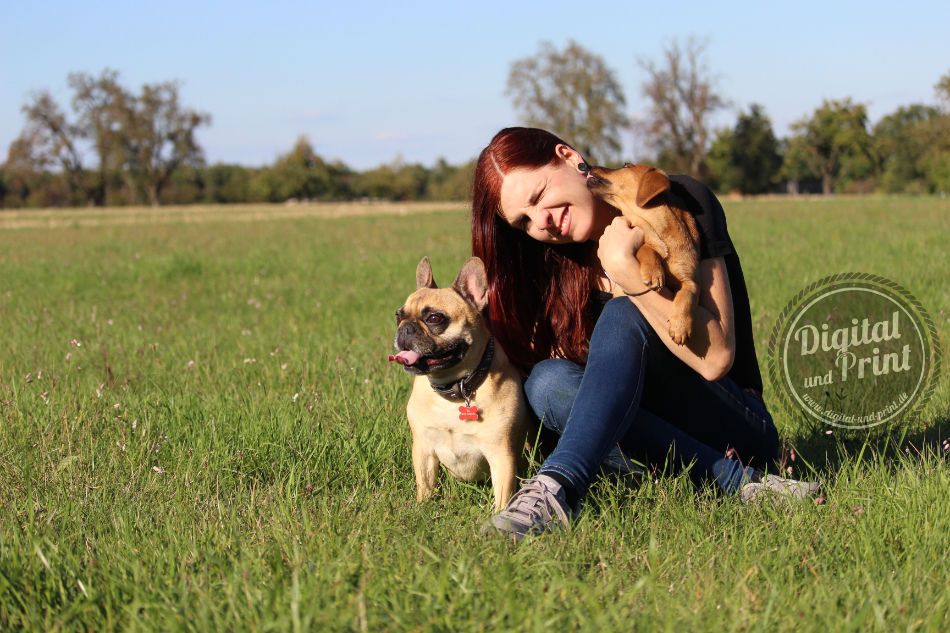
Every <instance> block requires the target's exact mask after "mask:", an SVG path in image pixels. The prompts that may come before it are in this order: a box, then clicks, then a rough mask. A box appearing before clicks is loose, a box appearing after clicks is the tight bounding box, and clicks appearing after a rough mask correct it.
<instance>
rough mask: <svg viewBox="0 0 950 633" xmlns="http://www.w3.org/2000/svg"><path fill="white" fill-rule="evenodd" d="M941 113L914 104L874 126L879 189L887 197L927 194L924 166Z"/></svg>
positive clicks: (925, 165)
mask: <svg viewBox="0 0 950 633" xmlns="http://www.w3.org/2000/svg"><path fill="white" fill-rule="evenodd" d="M941 116H942V115H941V113H940V110H938V109H937V108H935V107H933V106H928V105H923V104H913V105H909V106H904V107H901V108H898V109H897V111H896V112H894V113H892V114H889V115H887V116H885V117H884V118H882V119H881V120H880V121H878V123H877V124H876V125H875V126H874V131H873V134H872V136H873V140H874V154H875V157H876V158H877V160H878V171H879V183H878V185H879V187H880V188H881V189H882V190H884V191H887V192H889V193H899V192H911V193H920V192H923V191H926V190H927V188H928V186H927V165H928V159H929V154H930V152H931V148H932V146H933V138H931V132H932V130H933V128H934V127H935V124H936V122H937V121H936V120H937V119H938V118H939V117H941Z"/></svg>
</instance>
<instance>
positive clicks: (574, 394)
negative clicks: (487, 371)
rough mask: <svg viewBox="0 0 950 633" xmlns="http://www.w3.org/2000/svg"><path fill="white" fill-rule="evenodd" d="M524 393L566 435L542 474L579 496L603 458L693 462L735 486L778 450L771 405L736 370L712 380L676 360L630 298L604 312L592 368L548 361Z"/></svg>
mask: <svg viewBox="0 0 950 633" xmlns="http://www.w3.org/2000/svg"><path fill="white" fill-rule="evenodd" d="M525 394H526V395H527V398H528V402H529V403H530V405H531V408H532V409H533V410H534V412H535V414H536V415H537V416H538V418H540V419H541V422H542V424H543V425H544V427H545V428H547V429H550V430H552V431H554V432H556V433H557V434H558V435H560V438H559V439H558V440H557V446H556V447H555V448H554V450H553V451H552V452H551V453H550V455H548V457H547V459H545V461H544V463H543V464H542V465H541V469H540V472H541V473H551V472H555V473H557V474H559V475H561V476H562V477H563V478H566V479H567V480H568V481H570V482H571V484H572V485H573V487H574V489H575V490H576V491H577V493H578V496H579V497H580V496H583V495H584V494H585V493H586V492H587V488H588V486H589V485H590V482H591V480H592V479H593V477H594V476H595V475H596V473H597V471H598V470H599V469H600V467H601V466H606V467H608V468H610V469H613V470H617V471H620V472H629V471H630V469H631V466H632V465H633V464H632V463H631V460H630V458H633V459H636V460H638V461H640V462H642V463H644V464H650V465H664V466H668V467H671V470H672V471H674V472H676V471H678V470H682V469H684V468H686V467H688V466H689V465H690V464H692V465H693V467H692V468H691V469H690V476H691V477H692V478H693V480H694V481H695V482H697V483H702V482H705V481H713V482H715V483H716V484H717V485H718V486H719V487H720V488H721V489H722V490H723V491H724V492H726V493H733V492H736V491H737V490H738V489H739V487H740V485H741V484H742V483H743V480H744V479H747V478H748V477H749V476H751V474H752V473H751V470H750V469H751V467H753V466H755V467H757V468H762V467H764V466H766V465H767V464H768V463H770V462H771V461H773V460H774V459H776V458H777V457H778V452H779V439H778V432H777V431H776V429H775V424H774V423H773V422H772V416H771V415H769V412H768V410H767V409H766V408H765V405H764V403H763V402H762V401H761V400H760V399H759V398H758V397H757V396H755V395H753V394H752V393H750V392H747V391H745V390H744V389H742V388H740V387H739V386H738V385H736V383H735V382H733V381H732V379H730V378H729V377H728V376H727V377H724V378H722V379H721V380H718V381H716V382H710V381H708V380H706V379H705V378H703V377H702V376H700V375H699V374H698V373H697V372H696V371H694V370H693V369H691V368H690V367H689V366H687V365H686V364H685V363H683V362H682V361H681V360H679V359H678V358H676V357H675V356H674V355H673V354H672V352H670V351H669V349H667V347H666V345H664V344H663V342H662V341H661V340H660V338H659V336H658V335H657V334H656V332H654V331H653V328H652V327H651V326H650V324H649V323H648V322H647V320H646V318H645V317H644V316H643V315H642V314H641V313H640V310H639V309H638V308H637V307H636V305H634V304H633V302H631V301H630V300H629V299H626V298H623V297H621V298H616V299H612V300H611V301H609V302H608V303H607V305H606V306H605V307H604V310H603V312H602V313H601V316H600V318H599V319H598V320H597V323H596V325H595V326H594V331H593V334H592V336H591V341H590V352H589V354H588V359H587V364H586V366H585V365H578V364H576V363H573V362H571V361H568V360H564V359H549V360H544V361H541V362H540V363H538V364H537V365H535V366H534V368H533V369H532V370H531V373H530V375H529V376H528V379H527V381H526V382H525ZM730 449H732V450H731V451H730ZM727 452H729V453H732V454H733V455H734V456H735V457H737V458H738V459H730V458H728V457H726V453H727Z"/></svg>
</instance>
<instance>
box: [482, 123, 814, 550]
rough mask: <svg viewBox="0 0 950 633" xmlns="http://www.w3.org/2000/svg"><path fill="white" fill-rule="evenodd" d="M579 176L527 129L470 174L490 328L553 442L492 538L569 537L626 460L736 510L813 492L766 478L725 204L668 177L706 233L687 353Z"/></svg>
mask: <svg viewBox="0 0 950 633" xmlns="http://www.w3.org/2000/svg"><path fill="white" fill-rule="evenodd" d="M586 171H587V165H586V164H585V163H584V158H583V157H582V156H581V155H580V154H579V153H578V152H577V151H575V150H574V149H573V148H572V147H571V146H570V145H568V144H567V143H565V142H564V141H562V140H561V139H559V138H557V137H556V136H554V135H553V134H551V133H550V132H547V131H545V130H540V129H535V128H506V129H504V130H502V131H500V132H499V133H498V134H497V135H495V137H494V138H493V139H492V141H491V143H490V144H489V145H488V147H486V148H485V149H484V150H483V151H482V152H481V154H480V156H479V158H478V162H477V164H476V168H475V181H474V187H473V202H472V250H473V254H474V255H476V256H477V257H480V258H481V259H482V260H483V261H484V262H485V267H486V270H487V273H488V280H489V286H490V287H489V306H488V317H489V320H490V323H491V328H492V331H493V332H494V334H495V336H496V338H497V339H498V341H499V342H500V343H501V345H502V346H503V347H504V349H505V351H506V352H507V354H508V356H509V358H511V360H512V362H514V363H515V364H516V365H518V366H519V367H520V368H521V369H522V370H523V371H525V372H528V378H527V381H526V382H525V393H526V395H527V398H528V402H529V403H530V405H531V408H532V409H533V410H534V412H535V413H536V414H537V416H538V417H539V418H540V419H541V421H542V424H543V425H544V426H545V427H546V428H547V429H550V430H553V431H554V432H556V433H557V434H559V435H560V438H559V439H558V441H557V446H556V447H555V448H554V450H553V451H552V452H551V453H550V455H548V457H547V458H546V459H545V461H544V463H543V464H542V465H541V468H540V470H539V473H538V475H537V476H536V477H533V478H531V479H528V480H525V481H524V482H523V485H522V488H521V489H520V490H519V491H518V492H517V493H516V494H515V495H514V496H513V497H512V499H511V501H510V502H509V503H508V505H507V507H506V508H505V509H504V510H503V511H502V512H501V513H499V514H497V515H495V516H493V517H492V519H491V521H490V527H489V530H491V529H494V530H495V531H497V532H499V533H502V534H505V535H508V536H511V537H512V538H514V539H515V540H518V539H520V538H521V537H523V536H524V535H526V534H537V533H540V532H543V531H544V530H546V529H548V528H551V527H554V526H558V525H561V526H565V527H567V526H569V525H570V523H571V520H572V519H573V518H574V517H575V516H576V514H577V512H578V510H579V504H580V501H581V499H582V498H583V497H584V495H585V494H586V492H587V488H588V486H589V484H590V482H591V480H592V479H593V477H594V476H595V475H596V473H597V471H598V469H599V468H600V467H601V466H602V465H606V466H608V467H610V468H613V469H616V470H620V471H629V470H630V466H631V464H630V461H629V459H628V457H633V458H636V459H638V460H641V461H644V462H645V463H649V464H669V465H670V466H673V467H674V468H684V467H686V466H688V465H689V464H691V463H692V464H693V468H692V469H691V471H690V474H691V476H692V477H693V478H694V480H695V481H697V483H700V482H704V481H713V482H715V484H716V485H718V486H719V488H721V489H722V490H723V491H724V492H725V493H729V494H731V493H736V492H739V493H740V494H741V495H742V498H743V499H751V498H754V497H756V496H758V495H760V494H762V493H770V494H776V495H779V496H789V497H799V498H801V497H805V496H808V495H811V494H815V493H817V490H818V486H817V484H809V483H803V482H796V481H794V480H789V479H780V478H778V477H775V476H773V475H763V474H762V472H761V471H760V470H759V469H760V468H763V467H765V466H766V465H768V464H769V463H770V462H772V461H773V460H774V459H776V458H777V457H778V453H779V441H778V434H777V432H776V430H775V425H774V424H773V422H772V417H771V416H770V415H769V412H768V410H767V409H766V407H765V405H764V403H763V401H762V396H761V393H762V379H761V376H760V374H759V368H758V363H757V361H756V357H755V348H754V346H753V339H752V321H751V317H750V313H749V301H748V295H747V293H746V288H745V282H744V279H743V277H742V269H741V267H740V266H739V258H738V256H737V255H736V253H735V249H734V248H733V245H732V241H731V239H730V238H729V234H728V232H727V230H726V220H725V215H724V214H723V211H722V207H721V206H720V204H719V202H718V200H716V198H715V196H714V195H713V194H712V192H710V191H709V189H708V188H706V187H705V186H704V185H702V184H701V183H699V182H697V181H695V180H693V179H692V178H689V177H686V176H671V177H670V180H671V181H672V189H671V195H674V196H676V198H677V199H678V201H679V202H680V203H681V204H682V205H683V206H684V207H685V208H687V209H688V210H689V211H690V212H691V213H693V214H694V216H695V217H696V220H697V225H698V226H699V229H700V234H701V244H700V260H701V261H700V270H699V276H700V280H699V282H700V283H699V285H700V298H699V305H698V307H697V308H696V310H695V311H694V326H693V331H692V334H691V336H690V339H689V341H688V343H687V344H686V345H683V346H680V345H676V344H675V343H673V342H672V341H671V340H670V337H669V334H668V333H667V326H666V320H667V317H668V315H669V313H670V309H671V305H672V301H671V296H672V295H671V294H670V292H669V291H668V290H665V289H664V290H661V291H660V292H651V291H650V290H649V289H648V288H646V287H645V286H644V285H643V283H642V281H641V279H640V274H639V267H638V264H637V260H636V257H635V253H636V250H637V249H638V248H639V246H640V245H641V244H642V243H643V234H642V232H641V231H640V230H639V229H637V228H631V227H630V226H629V224H628V223H627V221H626V220H625V219H624V218H623V217H622V216H621V215H620V212H619V211H618V210H617V209H615V208H614V207H612V206H610V205H609V204H607V203H605V202H603V201H602V200H600V199H598V198H595V197H594V196H593V195H592V194H591V193H590V191H589V190H588V189H587V185H586V180H587V177H586ZM611 297H614V298H611ZM729 457H735V459H730V458H729Z"/></svg>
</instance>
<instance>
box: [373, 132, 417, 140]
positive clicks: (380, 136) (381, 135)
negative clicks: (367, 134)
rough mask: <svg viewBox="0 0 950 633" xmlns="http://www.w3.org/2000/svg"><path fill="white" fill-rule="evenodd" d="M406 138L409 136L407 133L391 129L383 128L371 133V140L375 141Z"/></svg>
mask: <svg viewBox="0 0 950 633" xmlns="http://www.w3.org/2000/svg"><path fill="white" fill-rule="evenodd" d="M407 138H409V135H408V134H406V133H405V132H394V131H391V130H384V131H382V132H377V133H376V134H374V135H373V140H376V141H403V140H405V139H407Z"/></svg>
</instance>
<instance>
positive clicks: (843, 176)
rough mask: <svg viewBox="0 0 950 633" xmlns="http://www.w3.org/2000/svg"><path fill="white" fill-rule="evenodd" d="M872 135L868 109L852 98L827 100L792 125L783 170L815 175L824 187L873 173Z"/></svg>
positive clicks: (824, 190) (793, 174)
mask: <svg viewBox="0 0 950 633" xmlns="http://www.w3.org/2000/svg"><path fill="white" fill-rule="evenodd" d="M872 169H873V163H872V160H871V136H870V134H869V133H868V116H867V110H866V108H865V106H864V105H863V104H860V103H852V102H851V99H844V100H841V101H829V100H826V101H824V102H823V103H822V105H821V106H820V107H819V108H817V109H816V110H815V112H814V113H813V114H812V115H811V116H810V117H806V118H803V119H801V120H799V121H796V122H795V123H793V124H792V138H791V139H790V140H789V146H788V151H787V152H786V155H785V165H784V171H783V173H784V174H785V175H786V176H787V177H790V178H793V179H802V178H807V177H815V178H818V179H819V180H820V181H821V190H822V193H824V194H830V193H831V192H832V191H834V190H835V189H836V187H842V186H843V185H844V184H845V183H847V182H849V181H855V180H859V179H861V178H866V177H868V176H870V175H871V173H872Z"/></svg>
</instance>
